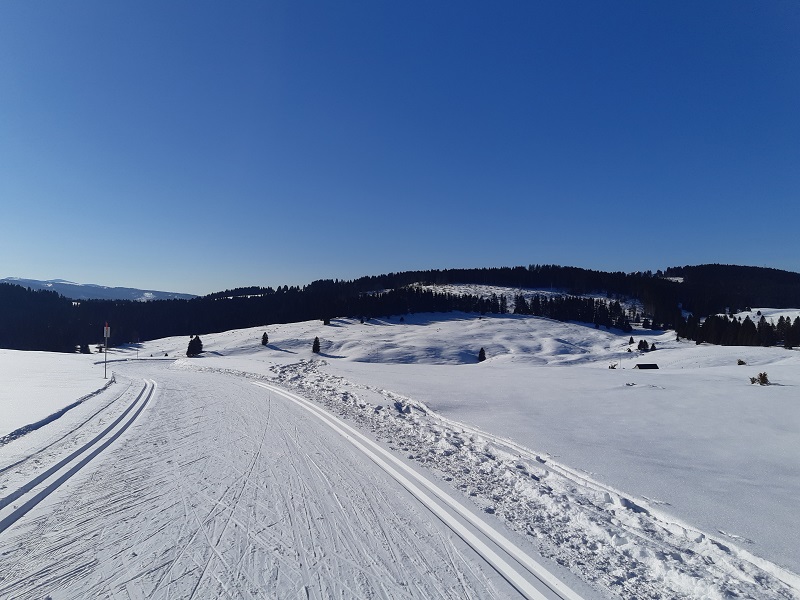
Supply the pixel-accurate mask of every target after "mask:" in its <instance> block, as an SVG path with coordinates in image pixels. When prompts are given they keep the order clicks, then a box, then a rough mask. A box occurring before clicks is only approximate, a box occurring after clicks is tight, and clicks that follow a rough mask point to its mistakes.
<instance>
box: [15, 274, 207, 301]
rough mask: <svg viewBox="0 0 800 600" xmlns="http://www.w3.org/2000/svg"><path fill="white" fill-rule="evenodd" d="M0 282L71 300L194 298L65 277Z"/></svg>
mask: <svg viewBox="0 0 800 600" xmlns="http://www.w3.org/2000/svg"><path fill="white" fill-rule="evenodd" d="M0 283H13V284H16V285H21V286H23V287H27V288H30V289H32V290H48V291H52V292H57V293H59V294H61V295H62V296H64V297H65V298H70V299H72V300H137V301H140V302H147V301H149V300H175V299H182V300H188V299H190V298H195V297H196V296H195V295H194V294H183V293H179V292H163V291H158V290H140V289H137V288H126V287H108V286H104V285H97V284H95V283H75V282H74V281H67V280H66V279H47V280H45V281H41V280H38V279H25V278H22V277H6V278H5V279H0Z"/></svg>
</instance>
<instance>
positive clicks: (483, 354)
mask: <svg viewBox="0 0 800 600" xmlns="http://www.w3.org/2000/svg"><path fill="white" fill-rule="evenodd" d="M485 360H486V350H484V349H483V348H481V349H480V352H478V362H483V361H485Z"/></svg>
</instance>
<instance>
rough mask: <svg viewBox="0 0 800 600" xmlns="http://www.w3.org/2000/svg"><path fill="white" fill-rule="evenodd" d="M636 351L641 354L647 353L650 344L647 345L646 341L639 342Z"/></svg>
mask: <svg viewBox="0 0 800 600" xmlns="http://www.w3.org/2000/svg"><path fill="white" fill-rule="evenodd" d="M638 349H639V350H641V351H642V352H647V351H648V350H650V344H648V343H647V340H639V345H638Z"/></svg>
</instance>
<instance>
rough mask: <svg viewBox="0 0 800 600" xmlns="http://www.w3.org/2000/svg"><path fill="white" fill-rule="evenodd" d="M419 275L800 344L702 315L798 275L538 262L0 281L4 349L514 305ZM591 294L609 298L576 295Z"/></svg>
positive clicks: (712, 332) (798, 298)
mask: <svg viewBox="0 0 800 600" xmlns="http://www.w3.org/2000/svg"><path fill="white" fill-rule="evenodd" d="M417 283H421V284H457V283H461V284H483V285H494V286H504V287H511V288H530V289H540V290H550V291H558V292H561V294H562V295H560V296H556V297H553V296H552V295H548V296H546V297H545V296H542V297H539V296H537V297H535V298H533V299H531V300H530V301H526V300H525V299H524V298H522V297H517V298H515V299H514V300H515V302H514V304H515V307H516V308H515V312H517V313H519V314H533V315H540V316H546V317H550V318H553V319H559V320H564V321H567V320H569V321H582V322H586V323H594V324H595V325H596V326H598V327H599V326H605V327H616V328H618V329H621V330H623V331H629V330H630V320H631V319H632V317H634V315H631V314H630V313H626V312H625V311H624V310H623V309H622V307H621V305H620V303H619V300H621V299H627V298H630V299H635V300H638V301H639V302H641V304H642V307H643V311H644V314H643V315H641V317H643V318H646V322H647V324H648V325H649V326H650V327H651V328H653V329H659V328H675V329H676V330H677V332H678V335H680V336H682V337H686V338H689V339H695V340H698V342H700V341H706V342H711V343H715V344H763V345H772V344H783V345H789V344H792V345H800V341H795V340H796V339H797V338H796V337H795V336H796V334H800V319H798V320H797V323H790V324H789V325H788V326H787V325H786V323H769V322H766V321H765V320H762V321H763V322H762V321H760V322H759V323H757V324H754V323H752V322H749V323H748V322H739V321H738V320H736V319H731V318H728V317H713V318H710V319H702V317H705V316H708V315H719V314H725V313H729V312H736V311H739V310H743V309H745V308H749V307H751V306H765V307H773V308H796V307H800V274H798V273H791V272H787V271H779V270H777V269H767V268H759V267H739V266H728V265H701V266H686V267H674V268H670V269H667V270H666V271H665V272H661V271H657V272H656V273H652V272H650V271H647V272H636V273H622V272H613V273H608V272H602V271H592V270H587V269H580V268H576V267H561V266H556V265H530V266H529V267H500V268H484V269H448V270H430V271H407V272H402V273H389V274H385V275H378V276H371V277H362V278H360V279H356V280H352V281H339V280H321V281H315V282H313V283H310V284H309V285H306V286H304V287H297V286H294V287H289V286H283V287H278V288H277V289H273V288H270V287H266V288H264V287H250V288H237V289H234V290H225V291H222V292H217V293H214V294H209V295H208V296H204V297H201V298H194V299H191V300H157V301H151V302H135V301H110V300H82V301H80V302H77V301H72V300H70V299H67V298H64V297H61V296H59V295H58V294H56V293H54V292H48V291H32V290H28V289H26V288H23V287H20V286H17V285H13V284H0V347H3V348H13V349H21V350H54V351H64V352H73V351H74V350H75V348H76V347H79V346H83V347H87V346H88V345H89V344H92V343H95V342H98V341H100V340H101V338H102V327H103V325H104V324H105V323H106V322H108V323H109V324H110V325H111V327H112V330H111V331H112V338H111V343H112V345H113V344H123V343H129V342H136V341H144V340H150V339H156V338H161V337H167V336H172V335H186V336H189V335H193V334H201V333H209V332H214V331H225V330H229V329H238V328H244V327H256V326H263V325H269V324H273V323H288V322H295V321H304V320H309V319H329V318H333V317H338V316H352V317H364V318H370V317H379V316H389V315H401V314H406V313H414V312H447V311H464V312H472V313H483V314H486V313H495V314H497V313H504V312H507V310H508V309H507V305H508V300H509V299H507V298H505V297H504V296H500V297H496V296H495V297H491V298H481V297H477V296H473V295H469V294H464V295H456V294H448V293H438V292H435V291H433V290H431V289H430V288H421V287H419V286H414V285H412V284H417ZM590 293H591V294H595V295H598V294H599V295H602V296H604V297H605V298H606V300H597V299H594V300H593V299H588V298H584V297H580V296H582V295H585V294H590ZM684 311H685V312H684ZM687 313H692V316H691V317H689V319H688V320H686V319H685V318H684V316H683V315H684V314H687ZM637 316H638V315H637ZM701 321H702V322H701ZM746 321H749V319H748V320H746ZM751 325H753V327H754V328H755V330H756V335H755V336H754V335H753V334H752V328H751ZM795 330H797V332H796V333H795Z"/></svg>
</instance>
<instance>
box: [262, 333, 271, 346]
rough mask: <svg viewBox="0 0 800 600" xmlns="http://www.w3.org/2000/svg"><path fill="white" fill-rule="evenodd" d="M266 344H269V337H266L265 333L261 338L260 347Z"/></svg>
mask: <svg viewBox="0 0 800 600" xmlns="http://www.w3.org/2000/svg"><path fill="white" fill-rule="evenodd" d="M267 344H269V336H268V335H267V332H266V331H265V332H264V335H262V336H261V345H262V346H266V345H267Z"/></svg>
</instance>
